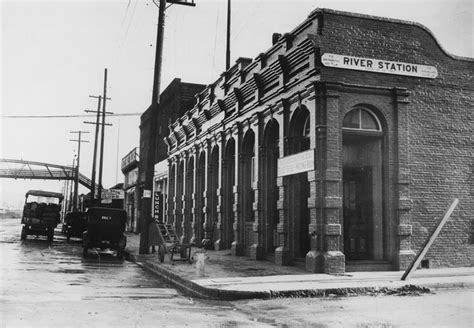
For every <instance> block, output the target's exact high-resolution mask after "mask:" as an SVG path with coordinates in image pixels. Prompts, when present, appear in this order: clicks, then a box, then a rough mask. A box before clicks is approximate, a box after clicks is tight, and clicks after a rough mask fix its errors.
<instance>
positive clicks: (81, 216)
mask: <svg viewBox="0 0 474 328" xmlns="http://www.w3.org/2000/svg"><path fill="white" fill-rule="evenodd" d="M86 229H87V216H86V213H85V212H68V213H66V217H65V218H64V224H63V233H64V234H65V235H66V238H67V241H69V240H70V239H71V237H76V238H82V233H83V232H84V231H86Z"/></svg>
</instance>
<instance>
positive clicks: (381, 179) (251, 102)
mask: <svg viewBox="0 0 474 328" xmlns="http://www.w3.org/2000/svg"><path fill="white" fill-rule="evenodd" d="M473 64H474V60H473V59H471V58H461V57H456V56H453V55H451V54H449V53H447V52H446V51H445V50H444V49H443V48H442V47H441V46H440V45H439V43H438V42H437V40H436V38H435V37H434V36H433V34H432V33H431V32H430V31H429V30H428V29H427V28H425V27H424V26H422V25H420V24H417V23H412V22H406V21H400V20H395V19H386V18H380V17H372V16H365V15H360V14H352V13H346V12H339V11H333V10H327V9H316V10H315V11H313V12H312V13H311V14H310V15H309V16H308V18H307V19H306V20H305V21H304V22H303V23H302V24H301V25H299V26H298V27H296V28H295V29H294V30H293V31H291V32H290V33H287V34H284V35H282V36H276V37H274V44H273V46H272V47H271V48H270V49H268V50H267V51H265V52H264V53H261V54H259V55H258V56H257V57H256V58H255V59H253V60H252V59H246V58H240V59H239V60H237V62H236V63H235V65H234V66H232V67H231V68H230V69H229V70H227V71H226V72H224V73H223V74H222V76H221V77H220V78H219V79H217V81H215V82H214V83H212V84H210V85H209V86H208V87H207V88H206V89H205V90H204V91H202V92H200V93H199V94H198V95H197V104H196V105H194V107H193V108H191V109H189V110H188V111H186V112H185V113H184V114H183V115H182V116H181V117H179V118H178V119H177V120H176V121H174V122H173V123H172V124H171V127H170V129H171V130H170V133H169V135H168V136H167V137H166V142H167V144H168V147H169V159H168V161H169V188H168V192H169V195H170V197H168V208H167V211H166V213H167V215H166V219H167V220H168V221H169V222H170V223H173V224H174V225H175V227H176V229H177V231H178V232H179V233H180V234H181V235H182V237H183V240H185V241H189V240H190V241H195V242H199V241H201V240H203V239H204V240H206V239H207V240H208V241H211V242H212V244H213V246H214V247H215V249H231V251H232V254H234V255H243V256H247V257H250V258H252V259H257V260H259V259H267V260H272V261H274V262H275V263H277V264H280V265H298V264H299V265H304V266H305V267H306V269H307V270H308V271H310V272H327V273H337V272H344V271H350V270H357V269H360V268H361V265H362V267H363V268H364V270H371V269H372V270H377V269H379V270H389V269H393V270H397V269H403V268H406V267H407V265H408V264H409V263H410V262H411V261H412V259H413V258H414V256H415V254H416V252H417V251H418V250H419V249H420V247H421V246H422V245H423V243H424V241H425V240H426V239H427V238H428V237H429V234H430V232H431V231H432V230H433V229H434V227H435V226H436V223H437V222H438V221H439V219H440V217H441V216H442V215H443V212H444V211H445V209H446V208H447V206H448V205H449V204H450V203H451V201H452V199H453V198H459V200H460V202H459V205H458V207H457V209H456V210H455V212H454V213H453V215H452V217H451V219H450V221H449V222H448V224H447V225H446V226H445V227H444V229H443V230H442V232H441V234H440V235H439V236H438V238H437V239H436V241H435V243H434V245H433V246H432V247H431V249H430V251H429V252H428V254H427V256H426V257H425V258H426V259H427V261H426V262H425V263H424V265H426V266H430V267H442V266H470V265H471V258H472V246H471V245H470V243H471V242H472V238H471V233H472V226H473V220H474V219H473V213H474V198H473V190H474V189H473V187H474V186H473V184H474V183H473V167H474V166H473V165H474V162H473V148H474V147H473V145H474V140H473V139H474V137H473V135H474V133H473V122H474V117H473V116H474V115H473V108H474V101H473V85H474V81H473V80H474V78H473V77H474V65H473Z"/></svg>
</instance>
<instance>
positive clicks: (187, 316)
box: [0, 219, 474, 327]
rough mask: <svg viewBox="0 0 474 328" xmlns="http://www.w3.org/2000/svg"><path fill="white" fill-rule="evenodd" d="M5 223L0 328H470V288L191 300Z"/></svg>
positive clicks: (116, 264) (104, 258)
mask: <svg viewBox="0 0 474 328" xmlns="http://www.w3.org/2000/svg"><path fill="white" fill-rule="evenodd" d="M20 229H21V225H20V220H19V219H14V220H13V219H6V220H0V268H1V269H0V290H1V293H0V327H57V326H62V327H163V326H180V327H181V326H188V327H203V326H204V327H214V326H219V327H249V326H250V327H261V326H264V327H268V326H277V327H294V326H299V327H302V326H303V327H307V326H312V327H472V326H473V312H474V311H473V296H474V293H473V291H472V290H469V289H460V290H444V291H436V292H435V293H429V294H422V295H419V296H416V295H408V296H386V295H378V296H351V297H331V296H328V297H326V298H299V299H291V298H282V299H272V300H245V301H238V302H222V301H204V300H198V299H192V298H189V297H186V296H184V295H182V294H180V293H179V292H177V291H176V290H175V289H173V288H171V287H170V286H167V285H165V284H164V283H162V282H160V281H159V280H158V279H157V278H156V277H155V276H153V275H152V274H150V273H148V272H146V271H144V270H143V269H141V268H140V267H138V266H137V265H135V264H133V263H130V262H127V261H122V260H118V259H116V258H115V257H114V256H113V254H111V253H100V254H95V255H94V254H93V252H92V251H91V252H90V258H88V259H83V258H82V248H81V243H80V241H79V240H77V239H71V242H70V243H67V242H66V239H65V237H64V236H62V235H61V234H60V233H59V232H58V231H57V232H56V235H55V238H54V242H53V243H52V244H48V242H47V241H46V238H45V237H40V238H38V239H35V238H34V237H32V236H29V237H28V239H27V240H26V241H23V242H21V241H20Z"/></svg>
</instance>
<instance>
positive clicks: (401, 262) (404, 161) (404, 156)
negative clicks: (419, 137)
mask: <svg viewBox="0 0 474 328" xmlns="http://www.w3.org/2000/svg"><path fill="white" fill-rule="evenodd" d="M408 96H409V93H408V92H407V91H406V89H399V88H395V89H394V90H393V97H394V106H395V111H396V115H395V117H396V118H397V120H396V128H395V129H396V134H397V140H398V144H397V145H396V147H397V157H398V163H397V164H398V166H397V167H398V170H397V171H398V172H397V181H396V195H397V198H398V199H397V208H396V209H397V216H398V238H399V244H398V245H397V246H398V256H397V257H396V259H395V261H396V262H395V265H396V268H397V269H398V270H404V269H406V268H407V267H408V266H409V265H410V263H411V262H412V261H413V259H414V258H415V255H416V254H415V252H414V251H413V250H412V249H411V235H412V225H411V218H410V210H411V207H412V200H411V198H410V188H409V186H410V168H409V166H408V164H409V158H408V152H407V151H406V150H407V149H408V148H409V144H408V132H409V131H408V103H409V101H408Z"/></svg>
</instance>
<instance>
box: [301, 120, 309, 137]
mask: <svg viewBox="0 0 474 328" xmlns="http://www.w3.org/2000/svg"><path fill="white" fill-rule="evenodd" d="M309 126H310V124H309V115H308V117H306V121H305V122H304V128H303V137H304V138H309V131H310V127H309Z"/></svg>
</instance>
